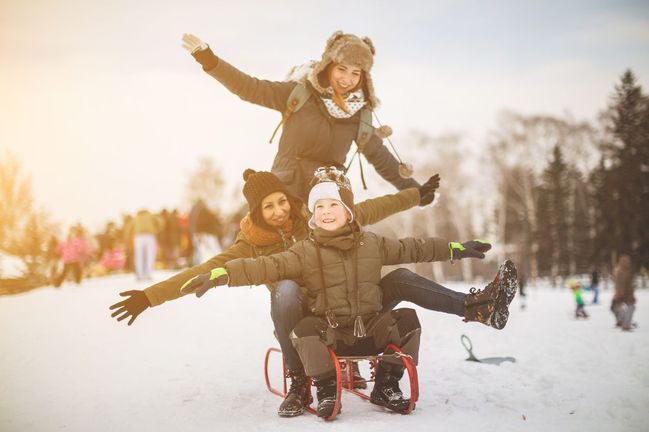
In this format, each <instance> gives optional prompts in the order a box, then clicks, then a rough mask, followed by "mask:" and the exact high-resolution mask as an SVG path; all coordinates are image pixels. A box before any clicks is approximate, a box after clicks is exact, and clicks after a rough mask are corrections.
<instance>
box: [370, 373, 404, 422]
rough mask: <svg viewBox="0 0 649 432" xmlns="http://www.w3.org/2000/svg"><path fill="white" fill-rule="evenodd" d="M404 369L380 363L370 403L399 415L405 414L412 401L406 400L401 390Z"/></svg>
mask: <svg viewBox="0 0 649 432" xmlns="http://www.w3.org/2000/svg"><path fill="white" fill-rule="evenodd" d="M404 369H405V367H404V366H397V365H394V364H391V363H385V362H379V364H378V365H377V366H376V378H375V380H374V388H373V389H372V393H371V394H370V402H372V403H373V404H376V405H381V406H384V407H386V408H388V409H390V410H392V411H396V412H398V413H403V412H405V411H406V409H408V404H409V403H410V399H405V398H404V397H403V393H402V392H401V389H400V388H399V380H400V379H401V377H402V376H403V371H404Z"/></svg>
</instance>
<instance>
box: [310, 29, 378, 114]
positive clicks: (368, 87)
mask: <svg viewBox="0 0 649 432" xmlns="http://www.w3.org/2000/svg"><path fill="white" fill-rule="evenodd" d="M375 52H376V50H375V49H374V44H373V43H372V40H371V39H370V38H368V37H364V38H362V39H361V38H359V37H358V36H355V35H353V34H350V33H343V32H342V31H340V30H339V31H337V32H335V33H334V34H333V35H331V37H330V38H329V39H328V40H327V45H326V47H325V50H324V52H323V53H322V59H321V60H320V62H318V63H317V64H316V65H315V67H314V68H313V70H311V71H310V72H309V75H308V77H307V79H308V81H309V82H310V83H311V85H313V87H314V88H315V89H316V91H318V92H319V93H321V94H324V92H325V86H324V84H323V82H324V81H323V78H324V79H325V81H326V77H325V76H323V72H325V71H326V69H327V66H329V65H330V64H331V63H332V62H335V63H345V64H349V65H353V66H358V67H359V68H361V70H362V71H363V73H364V75H365V77H364V78H365V79H364V82H363V90H364V92H365V99H366V100H367V104H368V106H369V108H370V109H375V108H377V107H378V105H379V100H378V99H377V98H376V94H375V93H374V84H373V82H372V75H371V74H370V70H371V69H372V65H373V64H374V54H375Z"/></svg>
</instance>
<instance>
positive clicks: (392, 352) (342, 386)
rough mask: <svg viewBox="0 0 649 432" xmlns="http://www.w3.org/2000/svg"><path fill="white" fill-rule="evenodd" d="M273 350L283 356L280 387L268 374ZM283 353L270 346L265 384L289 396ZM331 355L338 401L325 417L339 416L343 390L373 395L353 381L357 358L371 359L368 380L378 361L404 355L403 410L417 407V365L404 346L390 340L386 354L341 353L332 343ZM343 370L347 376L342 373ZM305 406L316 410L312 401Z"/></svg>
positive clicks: (274, 391)
mask: <svg viewBox="0 0 649 432" xmlns="http://www.w3.org/2000/svg"><path fill="white" fill-rule="evenodd" d="M274 352H275V353H279V355H280V358H281V359H282V377H283V390H278V389H277V388H275V387H273V386H272V384H271V383H270V377H269V375H268V361H269V359H270V355H271V354H272V353H274ZM281 356H282V351H281V350H279V349H278V348H268V350H267V351H266V357H265V360H264V376H265V378H266V387H268V391H270V392H271V393H273V394H276V395H277V396H280V397H282V398H284V397H285V396H286V391H287V383H286V365H285V364H284V358H283V357H281ZM329 356H330V357H331V361H333V364H334V366H335V368H336V404H335V406H334V409H333V412H332V414H331V415H330V416H328V417H324V419H325V420H327V421H331V420H333V419H335V418H336V415H337V414H338V411H339V409H340V401H341V396H342V391H343V390H345V391H346V392H349V393H352V394H355V395H356V396H359V397H360V398H362V399H364V400H370V396H369V395H368V394H366V393H364V392H362V391H360V390H357V389H356V388H355V384H358V381H354V376H353V368H352V365H353V363H354V362H359V361H368V362H369V363H370V370H371V377H370V379H368V380H365V382H373V381H374V375H375V372H374V371H375V370H376V365H377V364H378V362H380V361H381V360H383V359H385V358H395V357H397V358H399V359H401V361H402V362H403V364H404V366H405V367H406V370H407V371H408V379H409V382H410V401H409V403H408V407H407V408H406V410H404V411H403V412H402V414H410V412H412V410H413V409H415V404H416V403H417V400H418V399H419V378H418V377H417V366H416V365H415V362H414V361H413V360H412V357H410V356H409V355H407V354H402V353H401V349H400V348H399V347H398V346H396V345H394V344H389V345H388V346H387V347H386V349H385V351H384V352H383V354H379V355H376V356H338V355H336V353H335V352H334V351H333V350H332V349H331V347H329ZM343 365H344V366H343ZM343 369H344V372H343ZM343 373H344V374H345V375H346V376H343ZM307 385H308V386H309V387H310V386H311V378H310V377H309V378H308V380H307ZM312 399H313V398H311V400H312ZM306 410H307V411H308V412H310V413H311V414H317V413H316V410H315V408H313V407H311V405H310V404H309V406H307V407H306Z"/></svg>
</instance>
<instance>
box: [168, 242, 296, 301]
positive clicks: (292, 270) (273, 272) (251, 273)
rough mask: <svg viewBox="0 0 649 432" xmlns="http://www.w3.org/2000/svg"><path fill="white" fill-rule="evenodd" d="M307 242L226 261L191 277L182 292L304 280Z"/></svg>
mask: <svg viewBox="0 0 649 432" xmlns="http://www.w3.org/2000/svg"><path fill="white" fill-rule="evenodd" d="M302 243H303V242H298V243H296V244H295V245H293V247H291V248H290V249H289V250H288V251H285V252H281V253H278V254H274V255H269V256H260V257H257V258H239V259H235V260H232V261H228V262H227V263H225V265H224V266H223V267H217V268H214V269H212V270H210V271H209V272H208V273H202V274H200V275H197V276H194V277H193V278H191V279H189V280H187V281H186V282H185V283H184V284H183V285H182V286H181V287H180V293H181V294H183V295H184V294H189V293H192V292H193V293H195V294H196V296H197V297H201V296H202V295H203V294H205V293H206V292H207V291H208V290H209V289H210V288H214V287H216V286H221V285H228V286H245V285H263V284H266V285H270V284H272V283H273V282H277V281H279V280H282V279H291V280H300V279H301V276H302V268H303V265H302V259H301V257H302V256H304V252H303V245H302Z"/></svg>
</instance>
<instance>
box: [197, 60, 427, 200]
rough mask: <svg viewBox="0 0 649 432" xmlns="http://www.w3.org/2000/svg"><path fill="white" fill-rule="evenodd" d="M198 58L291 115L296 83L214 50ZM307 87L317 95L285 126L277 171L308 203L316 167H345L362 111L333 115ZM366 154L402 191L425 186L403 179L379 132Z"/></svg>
mask: <svg viewBox="0 0 649 432" xmlns="http://www.w3.org/2000/svg"><path fill="white" fill-rule="evenodd" d="M194 57H195V58H196V59H197V60H198V61H199V62H200V63H201V65H202V66H203V69H204V70H205V71H206V72H207V73H208V74H209V75H210V76H212V77H213V78H215V79H216V80H217V81H219V82H220V83H221V84H223V85H224V86H225V87H226V88H227V89H228V90H230V91H231V92H232V93H234V94H236V95H237V96H239V97H240V98H241V99H243V100H245V101H247V102H251V103H254V104H257V105H261V106H264V107H267V108H271V109H274V110H277V111H280V112H282V113H284V112H285V111H286V105H287V100H288V97H289V95H290V93H291V91H292V90H293V88H294V87H295V86H296V85H297V84H296V83H295V82H292V81H266V80H259V79H257V78H254V77H251V76H249V75H246V74H245V73H243V72H241V71H239V70H238V69H237V68H235V67H234V66H232V65H230V64H228V63H227V62H225V61H224V60H222V59H220V58H218V57H216V56H215V55H214V53H212V51H211V50H210V49H206V50H203V51H199V52H197V53H195V54H194ZM307 86H308V87H309V90H310V91H311V92H312V97H310V98H309V99H308V100H307V101H306V103H305V104H304V106H303V107H302V108H301V109H300V110H298V111H297V112H295V113H293V114H292V115H291V116H290V117H289V119H288V121H287V122H286V124H284V125H283V132H282V135H281V137H280V140H279V148H278V150H277V155H276V156H275V160H274V161H273V166H272V168H271V171H272V172H273V173H274V174H275V175H277V177H279V178H280V180H282V182H284V183H285V184H286V186H287V188H288V190H289V192H290V193H292V194H293V195H295V196H297V197H298V198H300V199H302V201H304V202H306V201H307V199H308V193H309V190H308V183H309V180H310V179H311V177H312V176H313V172H314V171H315V169H316V168H318V167H320V166H323V165H338V166H343V165H344V164H345V158H346V156H347V154H348V153H349V149H350V147H351V144H352V141H354V140H355V138H356V135H357V133H358V123H359V121H360V113H356V114H355V115H353V116H352V117H351V118H348V119H336V118H333V117H331V115H329V113H328V111H327V108H326V107H325V105H324V103H323V102H322V100H321V99H320V96H319V95H318V93H317V92H316V90H315V89H313V87H312V86H311V85H310V84H307ZM363 154H364V155H365V157H366V158H367V160H368V161H369V162H370V163H371V164H372V165H373V166H374V168H375V169H376V171H377V172H378V173H379V174H380V175H381V177H383V178H384V179H385V180H387V181H388V182H390V183H391V184H392V185H394V186H395V187H396V188H397V189H399V190H403V189H406V188H411V187H418V186H420V185H419V183H418V182H417V181H415V180H414V179H412V178H407V179H404V178H402V177H401V176H400V175H399V162H398V161H397V159H396V158H395V157H394V156H393V155H392V154H391V153H390V152H389V151H388V149H387V148H386V147H385V146H384V145H383V140H382V139H381V138H379V137H378V136H376V135H375V134H372V137H371V138H370V139H369V140H368V142H367V143H366V144H365V146H364V148H363Z"/></svg>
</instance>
